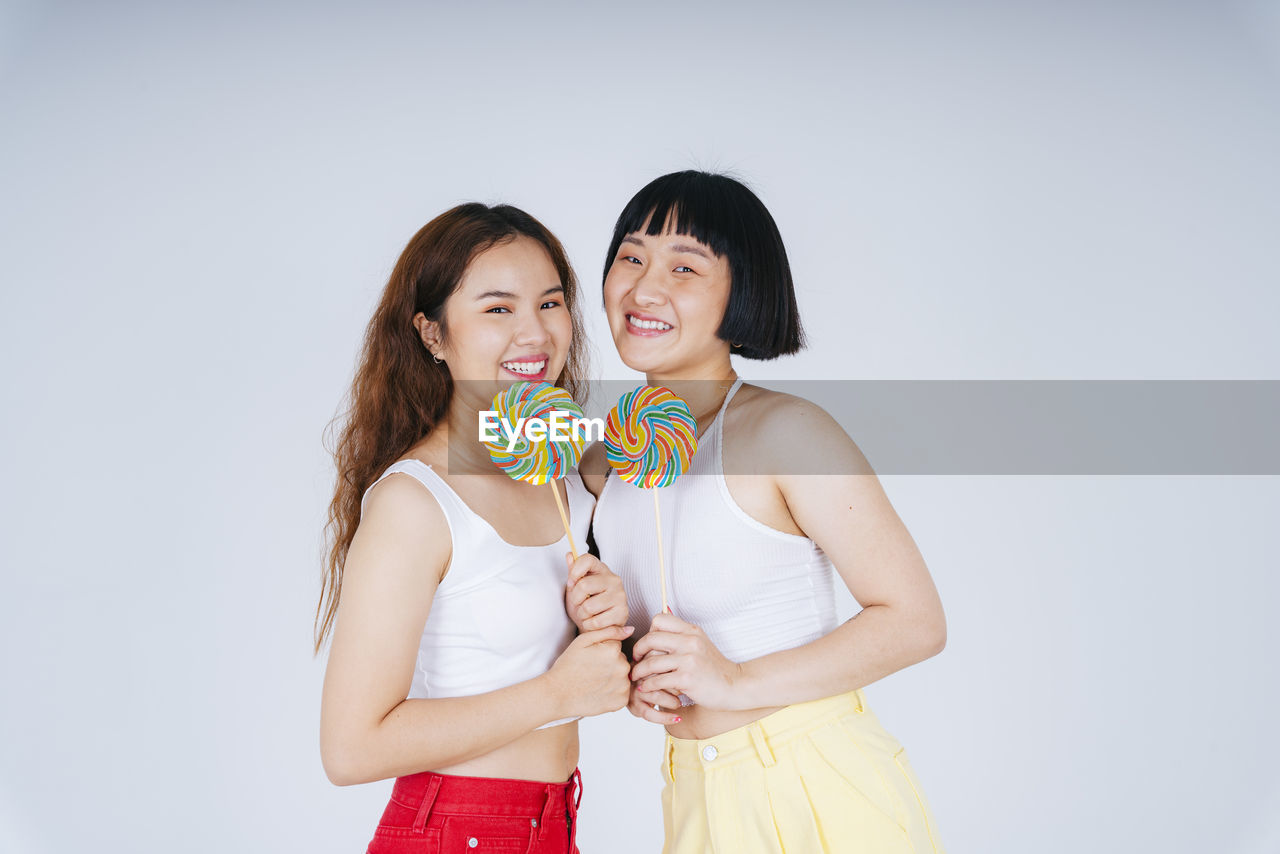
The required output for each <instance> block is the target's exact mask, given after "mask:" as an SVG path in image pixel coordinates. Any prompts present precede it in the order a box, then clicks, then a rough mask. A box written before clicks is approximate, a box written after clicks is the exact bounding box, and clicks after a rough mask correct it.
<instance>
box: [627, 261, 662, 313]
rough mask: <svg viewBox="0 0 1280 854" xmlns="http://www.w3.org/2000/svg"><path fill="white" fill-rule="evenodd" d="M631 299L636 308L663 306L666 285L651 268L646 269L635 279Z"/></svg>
mask: <svg viewBox="0 0 1280 854" xmlns="http://www.w3.org/2000/svg"><path fill="white" fill-rule="evenodd" d="M632 299H634V300H635V303H636V305H637V306H652V305H664V304H665V303H666V301H667V289H666V284H665V283H664V282H663V281H662V280H661V277H660V276H659V275H658V274H657V273H655V272H654V268H653V267H648V268H646V269H645V271H644V273H642V274H641V275H640V278H638V279H636V286H635V289H634V290H633V292H632Z"/></svg>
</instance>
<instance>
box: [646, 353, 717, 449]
mask: <svg viewBox="0 0 1280 854" xmlns="http://www.w3.org/2000/svg"><path fill="white" fill-rule="evenodd" d="M737 378H738V374H737V372H735V371H734V370H733V365H732V364H731V363H730V362H729V354H728V353H726V354H725V357H724V359H723V361H719V360H718V361H716V362H712V363H708V364H706V365H701V366H698V367H697V368H692V369H689V370H681V371H673V372H670V373H668V372H662V373H652V374H646V375H645V382H647V383H648V384H649V385H660V386H663V387H664V388H667V389H670V390H671V392H672V393H673V394H675V395H677V396H678V397H680V398H681V399H683V400H684V402H685V403H686V404H688V406H689V411H690V412H691V413H692V414H693V417H694V418H695V419H697V422H698V430H699V432H701V431H702V429H703V428H704V427H705V426H706V425H707V424H709V423H710V422H711V419H712V418H714V417H715V414H716V412H717V411H719V409H720V406H721V405H722V404H723V403H724V399H725V397H726V396H727V395H728V394H729V389H730V388H732V387H733V383H734V380H736V379H737Z"/></svg>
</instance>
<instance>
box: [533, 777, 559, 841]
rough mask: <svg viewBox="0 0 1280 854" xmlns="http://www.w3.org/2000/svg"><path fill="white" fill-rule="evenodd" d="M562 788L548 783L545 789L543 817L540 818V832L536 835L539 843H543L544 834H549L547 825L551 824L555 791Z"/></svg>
mask: <svg viewBox="0 0 1280 854" xmlns="http://www.w3.org/2000/svg"><path fill="white" fill-rule="evenodd" d="M558 788H560V787H559V786H557V785H556V784H555V783H548V784H547V785H546V788H545V789H543V796H544V800H543V802H542V815H540V816H538V832H537V833H536V834H535V835H536V836H537V837H538V841H539V842H541V841H542V834H544V833H546V832H547V825H548V824H549V823H550V822H551V804H552V803H554V802H555V797H554V795H555V791H556V789H558Z"/></svg>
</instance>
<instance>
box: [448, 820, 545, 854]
mask: <svg viewBox="0 0 1280 854" xmlns="http://www.w3.org/2000/svg"><path fill="white" fill-rule="evenodd" d="M535 833H537V830H536V829H535V828H534V827H533V823H532V822H531V821H530V820H529V819H527V818H506V817H490V816H465V815H451V816H449V817H448V818H446V819H445V820H444V827H443V828H442V829H441V834H440V852H441V854H485V852H487V851H497V852H501V854H516V852H518V854H524V852H526V851H528V850H529V848H530V847H531V845H532V843H533V837H534V834H535Z"/></svg>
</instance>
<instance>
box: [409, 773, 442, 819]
mask: <svg viewBox="0 0 1280 854" xmlns="http://www.w3.org/2000/svg"><path fill="white" fill-rule="evenodd" d="M442 782H444V778H443V777H441V776H440V775H439V774H432V775H431V779H430V780H428V781H427V790H426V791H425V792H423V793H422V805H421V806H420V807H418V814H417V815H416V816H414V819H413V832H414V833H425V832H426V829H427V819H428V818H429V817H430V816H431V807H432V805H433V804H435V802H436V795H438V794H440V784H441V783H442Z"/></svg>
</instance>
